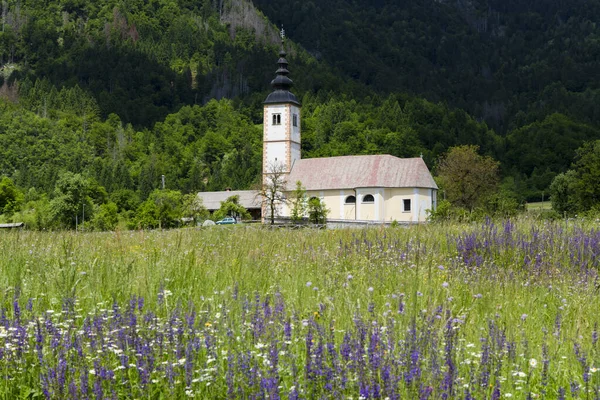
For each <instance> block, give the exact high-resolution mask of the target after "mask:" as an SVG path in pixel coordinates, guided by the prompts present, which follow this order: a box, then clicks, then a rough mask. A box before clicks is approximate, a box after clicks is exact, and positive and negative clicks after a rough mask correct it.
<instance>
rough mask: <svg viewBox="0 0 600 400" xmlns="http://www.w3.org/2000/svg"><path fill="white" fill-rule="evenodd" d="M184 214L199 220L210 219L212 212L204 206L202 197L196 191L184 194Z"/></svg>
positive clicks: (186, 216) (195, 220)
mask: <svg viewBox="0 0 600 400" xmlns="http://www.w3.org/2000/svg"><path fill="white" fill-rule="evenodd" d="M182 215H183V217H185V218H192V219H193V220H194V222H199V221H203V220H206V219H208V218H209V216H210V212H209V211H208V210H207V209H206V207H204V204H203V203H202V198H201V197H199V196H198V195H197V194H196V193H189V194H186V195H184V196H183V205H182Z"/></svg>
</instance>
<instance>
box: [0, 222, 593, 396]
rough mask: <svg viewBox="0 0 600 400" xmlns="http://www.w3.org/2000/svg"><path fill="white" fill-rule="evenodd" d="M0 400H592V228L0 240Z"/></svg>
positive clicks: (255, 230) (64, 235) (256, 230)
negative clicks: (170, 399)
mask: <svg viewBox="0 0 600 400" xmlns="http://www.w3.org/2000/svg"><path fill="white" fill-rule="evenodd" d="M0 254H1V257H0V294H1V296H2V297H1V300H2V303H1V310H0V374H2V378H3V379H2V380H1V382H0V397H1V398H5V399H13V398H28V399H37V398H40V399H43V398H48V399H105V398H107V399H108V398H110V399H117V398H119V399H120V398H136V399H138V398H141V399H166V398H199V399H207V398H216V399H267V398H268V399H280V398H282V399H315V398H317V399H320V398H323V399H329V398H332V399H333V398H335V399H504V398H517V399H534V398H541V399H598V398H600V371H598V369H599V368H600V348H599V346H600V345H598V324H599V322H600V309H599V305H600V302H599V289H600V279H599V273H598V271H599V268H600V227H599V225H598V223H597V222H594V221H557V222H534V221H531V220H527V219H525V218H522V219H519V220H514V221H511V220H507V221H492V220H487V221H485V222H480V223H476V224H469V225H466V224H463V225H461V224H430V225H419V226H411V227H393V228H383V227H381V228H371V229H365V230H311V229H305V230H286V229H265V228H261V227H243V226H242V227H212V228H209V229H186V230H175V231H136V232H111V233H74V232H57V233H51V232H46V233H45V232H28V231H21V232H2V233H0Z"/></svg>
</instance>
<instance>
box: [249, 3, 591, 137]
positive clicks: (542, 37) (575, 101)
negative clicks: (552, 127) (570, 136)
mask: <svg viewBox="0 0 600 400" xmlns="http://www.w3.org/2000/svg"><path fill="white" fill-rule="evenodd" d="M254 4H256V5H257V6H258V7H259V8H260V9H261V10H262V11H263V12H264V13H265V14H266V15H267V16H268V17H269V18H270V19H271V20H272V21H282V22H283V24H284V25H285V27H286V31H287V32H288V33H289V35H290V37H291V38H293V39H294V41H296V42H298V43H300V44H301V45H303V46H304V47H305V48H306V49H307V50H308V51H309V52H311V53H313V54H318V55H319V57H321V58H322V59H323V61H325V62H328V63H330V64H331V65H332V66H334V67H335V68H337V69H338V70H339V71H340V73H341V74H343V75H344V76H345V77H350V78H352V79H356V80H359V81H360V82H363V83H365V84H366V85H369V87H372V88H375V89H376V90H377V91H378V92H380V93H390V92H398V91H407V92H411V93H416V94H418V95H419V96H422V97H425V98H427V99H429V100H431V101H434V102H438V101H445V102H448V103H449V104H451V105H452V106H455V107H460V108H462V109H465V110H466V111H468V112H469V113H470V114H472V115H475V116H477V117H478V118H484V119H485V120H486V121H487V122H488V123H489V124H490V125H492V126H494V127H495V128H496V130H497V131H501V132H506V131H508V130H509V129H511V128H514V127H519V126H524V125H527V124H529V123H532V122H535V121H541V120H543V119H544V118H545V117H546V116H547V115H551V114H553V113H555V112H561V113H563V114H567V115H569V116H572V117H573V118H575V119H577V120H580V121H582V122H591V123H593V124H595V125H596V126H598V124H599V123H600V117H599V115H598V113H596V112H594V111H593V110H594V108H596V107H597V104H598V101H599V99H600V90H599V88H600V85H599V83H600V77H599V76H598V74H597V65H596V64H595V63H596V61H597V58H598V54H599V46H600V45H599V44H598V43H600V41H599V40H600V27H599V26H598V24H597V21H598V19H599V17H600V2H598V1H597V0H591V1H575V2H548V1H545V0H532V1H528V2H527V3H524V2H506V1H501V0H490V1H485V2H483V1H469V2H446V1H421V2H399V1H378V0H377V1H376V0H371V1H362V2H357V1H348V0H320V1H314V0H312V1H305V2H303V3H302V4H301V6H299V3H298V2H297V1H295V0H281V1H276V2H273V1H270V0H256V1H255V2H254ZM461 144H465V143H461ZM472 144H478V145H480V146H482V147H483V145H482V144H481V143H476V142H473V143H472Z"/></svg>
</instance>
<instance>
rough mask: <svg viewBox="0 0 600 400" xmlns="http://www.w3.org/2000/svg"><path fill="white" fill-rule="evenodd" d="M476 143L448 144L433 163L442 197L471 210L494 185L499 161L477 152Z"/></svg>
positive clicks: (492, 189) (493, 188) (496, 183)
mask: <svg viewBox="0 0 600 400" xmlns="http://www.w3.org/2000/svg"><path fill="white" fill-rule="evenodd" d="M478 150H479V147H478V146H472V145H471V146H457V147H452V148H450V150H448V152H447V153H446V154H445V155H444V156H442V157H441V158H440V160H439V162H438V164H437V176H438V180H439V182H440V184H441V189H442V190H443V191H444V193H445V196H446V199H448V200H449V201H450V202H451V203H452V204H453V205H455V206H458V207H463V208H466V209H468V210H473V208H475V207H476V206H478V205H481V204H482V202H483V201H484V200H485V198H486V197H487V196H489V195H490V194H492V193H494V191H495V190H496V189H497V187H498V182H499V175H498V166H499V163H498V162H497V161H496V160H494V159H493V158H491V157H486V156H482V155H480V154H478Z"/></svg>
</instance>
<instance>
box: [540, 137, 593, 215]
mask: <svg viewBox="0 0 600 400" xmlns="http://www.w3.org/2000/svg"><path fill="white" fill-rule="evenodd" d="M550 194H551V200H552V208H553V209H554V210H556V211H557V212H559V213H567V214H569V215H572V214H575V213H577V212H586V211H590V210H592V209H595V208H598V206H599V205H600V140H596V141H594V142H587V143H585V144H584V145H583V146H582V147H581V148H579V149H577V156H576V159H575V162H574V163H573V166H572V169H570V170H569V171H567V172H566V173H564V174H560V175H558V176H557V177H556V178H554V181H552V185H551V186H550Z"/></svg>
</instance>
